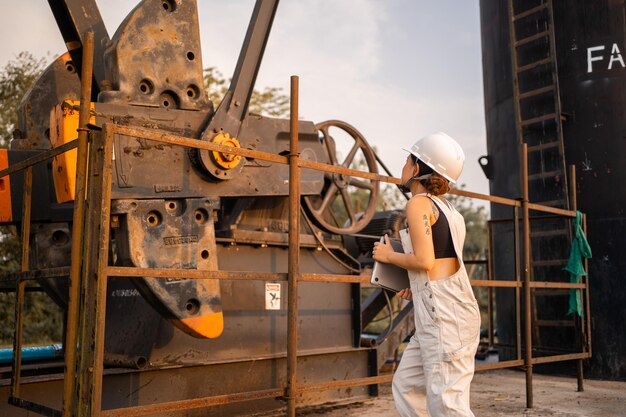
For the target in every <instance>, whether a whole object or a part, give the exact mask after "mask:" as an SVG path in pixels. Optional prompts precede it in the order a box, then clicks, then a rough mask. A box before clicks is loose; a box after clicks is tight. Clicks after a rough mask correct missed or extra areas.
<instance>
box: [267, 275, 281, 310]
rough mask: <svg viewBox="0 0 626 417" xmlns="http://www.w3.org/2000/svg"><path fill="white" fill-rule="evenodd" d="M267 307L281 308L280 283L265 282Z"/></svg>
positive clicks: (271, 308)
mask: <svg viewBox="0 0 626 417" xmlns="http://www.w3.org/2000/svg"><path fill="white" fill-rule="evenodd" d="M265 309H266V310H280V283H275V282H266V283H265Z"/></svg>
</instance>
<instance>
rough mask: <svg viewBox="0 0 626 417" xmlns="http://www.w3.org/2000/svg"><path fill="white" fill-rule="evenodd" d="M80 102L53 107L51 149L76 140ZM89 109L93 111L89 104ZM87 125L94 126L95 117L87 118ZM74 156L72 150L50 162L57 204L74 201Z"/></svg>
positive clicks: (51, 114) (92, 105)
mask: <svg viewBox="0 0 626 417" xmlns="http://www.w3.org/2000/svg"><path fill="white" fill-rule="evenodd" d="M79 106H80V101H75V100H65V101H64V102H63V103H62V104H57V105H56V106H54V108H53V109H52V111H51V112H50V143H51V144H52V147H53V148H56V147H59V146H61V145H64V144H66V143H68V142H71V141H72V140H74V139H76V138H78V131H77V129H78V113H79V112H78V107H79ZM90 109H91V110H93V109H94V104H93V103H91V105H90ZM89 123H92V124H95V123H96V118H95V116H93V115H92V116H91V117H90V118H89ZM76 154H77V150H76V149H72V150H70V151H68V152H65V153H63V154H61V155H58V156H55V157H54V159H53V160H52V179H53V180H54V191H55V193H56V197H57V202H59V203H67V202H68V201H74V190H75V186H76Z"/></svg>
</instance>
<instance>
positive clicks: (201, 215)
mask: <svg viewBox="0 0 626 417" xmlns="http://www.w3.org/2000/svg"><path fill="white" fill-rule="evenodd" d="M193 216H194V218H195V219H196V223H198V224H204V223H205V222H206V221H207V219H208V218H209V213H207V212H206V210H204V209H197V210H196V211H194V213H193Z"/></svg>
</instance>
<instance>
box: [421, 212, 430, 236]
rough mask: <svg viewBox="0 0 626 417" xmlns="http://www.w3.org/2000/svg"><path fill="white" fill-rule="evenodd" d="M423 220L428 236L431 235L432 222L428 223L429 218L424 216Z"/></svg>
mask: <svg viewBox="0 0 626 417" xmlns="http://www.w3.org/2000/svg"><path fill="white" fill-rule="evenodd" d="M422 220H424V229H425V230H426V234H427V235H430V222H429V221H428V216H427V215H426V214H424V215H423V216H422Z"/></svg>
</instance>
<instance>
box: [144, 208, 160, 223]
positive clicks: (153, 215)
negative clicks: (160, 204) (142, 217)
mask: <svg viewBox="0 0 626 417" xmlns="http://www.w3.org/2000/svg"><path fill="white" fill-rule="evenodd" d="M161 221H162V217H161V213H159V212H158V211H156V210H155V211H151V212H149V213H148V214H147V215H146V223H148V226H150V227H156V226H158V225H160V224H161Z"/></svg>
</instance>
